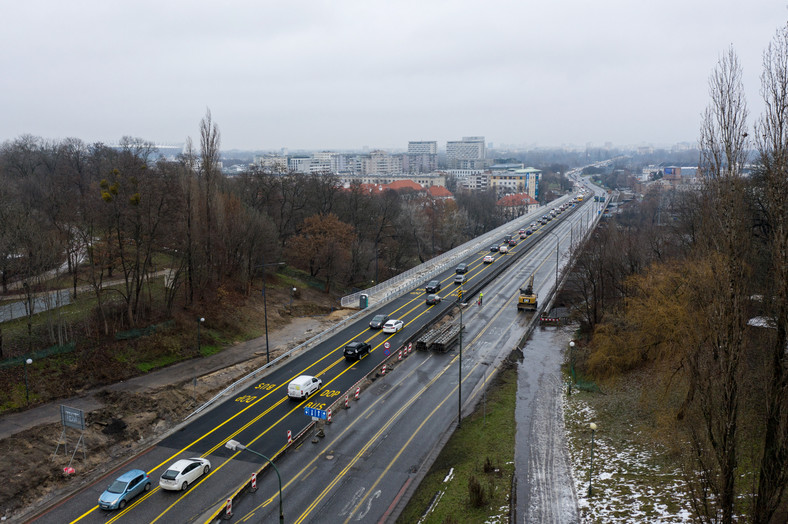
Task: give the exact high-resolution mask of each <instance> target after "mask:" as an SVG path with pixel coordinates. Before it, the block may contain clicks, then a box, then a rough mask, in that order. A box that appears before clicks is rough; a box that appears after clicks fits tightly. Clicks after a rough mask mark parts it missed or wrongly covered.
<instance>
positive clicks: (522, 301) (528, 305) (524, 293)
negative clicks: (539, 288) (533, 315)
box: [517, 273, 537, 311]
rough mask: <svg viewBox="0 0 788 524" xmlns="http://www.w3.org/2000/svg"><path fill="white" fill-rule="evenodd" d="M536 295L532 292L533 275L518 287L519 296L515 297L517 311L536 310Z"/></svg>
mask: <svg viewBox="0 0 788 524" xmlns="http://www.w3.org/2000/svg"><path fill="white" fill-rule="evenodd" d="M536 299H537V295H536V293H534V275H533V273H532V274H531V278H529V279H528V283H526V285H525V286H524V287H521V288H520V297H519V298H518V299H517V311H536V307H537V300H536Z"/></svg>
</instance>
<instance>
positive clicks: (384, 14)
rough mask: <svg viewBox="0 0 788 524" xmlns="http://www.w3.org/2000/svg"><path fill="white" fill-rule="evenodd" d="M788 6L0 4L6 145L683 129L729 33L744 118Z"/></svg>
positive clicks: (691, 2) (600, 1)
mask: <svg viewBox="0 0 788 524" xmlns="http://www.w3.org/2000/svg"><path fill="white" fill-rule="evenodd" d="M787 3H788V2H787V1H786V0H781V1H773V0H754V1H744V0H713V1H712V0H658V1H654V0H652V1H645V0H597V1H593V2H591V1H588V0H552V1H551V0H548V1H535V0H515V1H498V0H475V1H465V0H451V1H430V0H414V1H410V0H409V1H393V0H392V1H387V2H379V1H374V0H360V1H349V0H329V1H307V0H280V1H277V2H272V1H262V0H251V1H224V2H217V1H210V2H209V1H201V0H191V1H189V2H185V1H180V0H177V1H174V0H158V1H147V0H135V1H113V0H84V1H80V0H74V1H70V2H64V1H62V0H56V1H55V0H51V1H50V0H25V1H24V2H22V1H11V0H8V1H6V0H3V1H2V3H0V49H2V51H0V100H1V101H2V112H0V141H5V140H8V139H14V138H17V137H18V136H20V135H22V134H25V133H29V134H33V135H38V136H42V137H45V138H52V139H60V138H65V137H78V138H81V139H83V140H85V141H88V142H92V141H98V140H101V141H104V142H111V141H116V140H118V139H119V138H120V137H121V136H124V135H128V136H133V137H139V138H144V139H146V140H151V141H155V142H161V143H165V142H166V143H174V142H183V141H184V139H185V138H186V137H187V136H192V137H194V138H195V139H196V138H197V137H198V124H199V121H200V119H201V118H202V117H203V115H204V114H205V110H206V108H210V110H211V112H212V114H213V118H214V121H215V122H216V123H217V124H218V126H219V129H220V131H221V134H222V148H223V149H231V148H242V149H278V148H280V147H288V148H290V149H299V148H307V149H317V148H321V149H345V148H360V147H362V146H369V147H381V148H405V147H407V142H408V140H437V141H438V143H439V147H444V146H445V141H446V140H456V139H459V138H461V137H462V136H468V135H484V136H485V137H486V139H487V141H488V142H494V143H495V144H496V145H497V144H503V143H508V144H528V145H539V146H557V145H562V144H580V145H582V144H585V143H587V142H592V143H595V144H598V145H601V144H602V143H604V142H606V141H611V142H613V143H614V144H618V145H624V144H641V143H652V144H672V143H675V142H679V141H690V142H695V141H696V140H697V136H698V128H699V124H700V114H701V112H702V111H703V109H704V107H705V106H706V104H707V102H708V88H707V85H708V84H707V81H708V77H709V74H710V73H711V71H712V69H713V67H714V65H715V64H716V62H717V60H718V58H719V56H720V55H721V53H723V52H724V51H725V50H726V49H727V47H728V46H729V45H733V46H734V49H735V50H736V52H737V53H738V55H739V58H740V60H741V63H742V65H743V68H744V81H745V88H746V91H747V95H748V102H749V104H750V111H751V113H754V114H755V113H759V112H760V111H761V107H762V105H761V103H760V98H759V75H760V72H761V57H762V53H763V50H764V49H765V48H766V46H767V45H768V44H769V42H770V41H771V40H772V38H773V37H774V35H775V32H776V30H777V29H778V28H779V27H781V26H782V25H783V24H785V23H786V21H787V20H788V10H787V9H786V4H787Z"/></svg>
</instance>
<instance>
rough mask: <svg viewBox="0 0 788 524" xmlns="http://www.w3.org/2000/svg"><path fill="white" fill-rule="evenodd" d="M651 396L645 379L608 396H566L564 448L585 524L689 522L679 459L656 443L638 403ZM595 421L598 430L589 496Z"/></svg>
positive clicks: (616, 387) (614, 388)
mask: <svg viewBox="0 0 788 524" xmlns="http://www.w3.org/2000/svg"><path fill="white" fill-rule="evenodd" d="M648 391H649V389H648V383H647V381H646V380H640V381H639V380H633V379H630V380H627V381H620V382H618V383H616V384H609V385H607V386H606V387H605V394H604V395H601V394H598V393H591V392H585V391H577V390H574V391H573V393H572V395H571V396H570V397H568V398H566V397H565V401H564V422H565V425H566V432H567V439H566V443H567V449H568V451H569V459H570V462H571V466H572V475H573V477H574V481H575V488H576V492H577V497H578V506H579V509H580V520H581V521H582V522H589V523H603V522H604V523H609V522H613V523H615V522H621V523H624V522H660V523H674V522H675V523H679V522H682V523H683V522H691V518H690V513H689V509H690V505H689V501H688V499H687V498H686V487H685V483H684V479H683V473H682V468H681V460H680V457H679V456H678V454H677V453H674V452H672V451H671V450H670V449H668V448H667V447H665V446H664V445H663V444H661V443H660V442H659V441H658V440H657V439H656V435H655V434H654V432H655V428H654V425H653V421H651V420H650V419H649V417H646V416H644V412H643V409H642V408H643V406H642V404H641V403H639V402H638V399H639V398H640V396H641V395H643V394H648ZM591 422H594V423H596V425H597V430H596V432H595V434H594V457H593V477H592V479H591V482H592V487H593V490H592V494H591V496H589V494H588V486H589V469H590V466H591V430H590V429H589V424H590V423H591Z"/></svg>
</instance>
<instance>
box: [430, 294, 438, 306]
mask: <svg viewBox="0 0 788 524" xmlns="http://www.w3.org/2000/svg"><path fill="white" fill-rule="evenodd" d="M440 303H441V297H440V295H427V305H428V306H432V305H434V304H440Z"/></svg>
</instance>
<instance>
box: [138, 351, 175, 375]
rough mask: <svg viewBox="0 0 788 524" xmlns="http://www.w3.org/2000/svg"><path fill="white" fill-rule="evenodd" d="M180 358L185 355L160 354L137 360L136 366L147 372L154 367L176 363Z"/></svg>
mask: <svg viewBox="0 0 788 524" xmlns="http://www.w3.org/2000/svg"><path fill="white" fill-rule="evenodd" d="M180 360H183V357H182V356H180V355H160V356H158V357H156V358H154V359H151V360H145V361H143V362H137V364H136V365H135V366H134V367H136V368H137V369H139V370H140V371H141V372H143V373H147V372H148V371H151V370H152V369H158V368H163V367H165V366H169V365H170V364H174V363H175V362H178V361H180Z"/></svg>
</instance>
